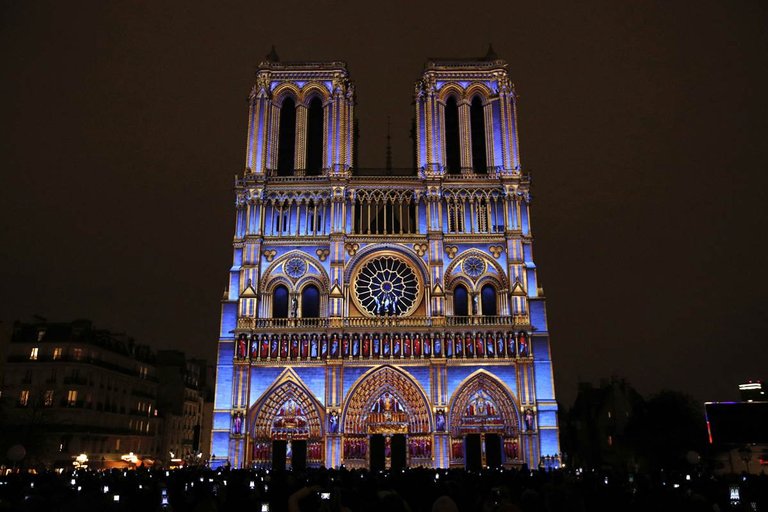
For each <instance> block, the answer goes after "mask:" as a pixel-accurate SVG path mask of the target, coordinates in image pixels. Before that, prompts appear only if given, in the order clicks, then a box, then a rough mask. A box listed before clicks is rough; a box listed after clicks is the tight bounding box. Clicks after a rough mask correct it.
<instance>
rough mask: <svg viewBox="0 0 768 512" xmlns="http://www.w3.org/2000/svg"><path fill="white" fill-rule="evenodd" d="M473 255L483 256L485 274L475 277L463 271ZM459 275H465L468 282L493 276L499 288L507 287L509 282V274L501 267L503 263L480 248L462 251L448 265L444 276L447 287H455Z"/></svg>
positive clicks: (448, 288) (449, 288)
mask: <svg viewBox="0 0 768 512" xmlns="http://www.w3.org/2000/svg"><path fill="white" fill-rule="evenodd" d="M471 257H477V258H481V259H482V260H483V261H484V262H485V264H486V271H485V275H483V276H480V277H479V278H475V279H473V278H472V277H471V276H465V273H464V272H463V263H464V262H465V261H466V260H467V259H469V258H471ZM459 277H464V278H465V280H466V281H467V282H469V281H474V282H475V283H478V282H480V281H487V280H488V279H489V278H491V280H492V281H493V282H494V283H495V284H498V289H506V288H507V283H508V279H507V276H506V274H505V273H504V270H503V269H502V268H501V265H499V264H498V262H496V261H495V260H494V259H492V258H489V257H488V254H487V253H485V252H483V251H480V250H478V249H469V250H466V251H464V252H462V253H461V254H459V255H458V257H456V258H454V260H453V261H452V262H451V263H450V264H449V265H448V267H447V268H446V269H445V278H444V279H445V284H446V289H447V290H451V289H453V287H454V286H455V285H456V284H457V283H458V281H456V279H457V278H459ZM471 288H472V287H470V289H471Z"/></svg>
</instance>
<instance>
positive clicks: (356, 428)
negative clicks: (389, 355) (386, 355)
mask: <svg viewBox="0 0 768 512" xmlns="http://www.w3.org/2000/svg"><path fill="white" fill-rule="evenodd" d="M431 424H432V417H431V413H430V408H429V404H428V401H427V397H426V395H425V394H424V391H423V390H422V389H421V387H420V386H419V385H418V384H417V383H416V382H415V381H414V380H413V378H412V377H411V376H409V375H408V374H406V373H405V372H403V371H402V370H399V369H397V368H394V367H391V366H383V367H380V368H377V369H375V370H372V371H371V372H369V373H368V374H366V375H364V376H363V377H361V378H360V380H359V381H358V382H357V383H356V384H355V385H354V386H353V387H352V390H351V391H350V394H349V398H348V399H347V403H346V406H345V408H344V412H343V418H342V425H343V432H344V444H343V458H344V464H345V465H346V466H348V467H370V468H371V469H372V470H378V469H384V468H390V469H399V468H402V467H405V466H409V465H410V466H418V465H431V464H432V435H431V432H432V427H431Z"/></svg>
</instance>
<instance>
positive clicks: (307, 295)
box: [301, 285, 320, 318]
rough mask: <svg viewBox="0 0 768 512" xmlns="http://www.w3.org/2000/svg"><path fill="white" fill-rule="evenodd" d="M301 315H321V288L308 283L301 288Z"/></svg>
mask: <svg viewBox="0 0 768 512" xmlns="http://www.w3.org/2000/svg"><path fill="white" fill-rule="evenodd" d="M301 316H303V317H306V318H318V317H319V316H320V290H318V289H317V286H314V285H308V286H305V287H304V289H303V290H301Z"/></svg>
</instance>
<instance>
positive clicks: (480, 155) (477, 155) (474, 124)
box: [469, 96, 488, 173]
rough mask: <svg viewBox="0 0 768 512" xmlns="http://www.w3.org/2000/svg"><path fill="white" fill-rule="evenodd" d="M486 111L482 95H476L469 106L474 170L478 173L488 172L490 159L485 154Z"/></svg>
mask: <svg viewBox="0 0 768 512" xmlns="http://www.w3.org/2000/svg"><path fill="white" fill-rule="evenodd" d="M484 111H485V107H484V106H483V100H482V99H481V98H480V96H475V97H474V98H473V99H472V104H471V106H470V107H469V119H470V128H471V131H472V170H473V171H474V172H476V173H486V172H488V159H487V157H486V154H485V136H486V134H485V112H484Z"/></svg>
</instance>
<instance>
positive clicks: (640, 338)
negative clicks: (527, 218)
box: [0, 0, 768, 403]
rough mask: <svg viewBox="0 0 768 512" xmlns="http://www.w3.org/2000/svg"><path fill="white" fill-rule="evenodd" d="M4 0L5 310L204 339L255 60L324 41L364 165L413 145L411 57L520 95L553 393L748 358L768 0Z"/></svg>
mask: <svg viewBox="0 0 768 512" xmlns="http://www.w3.org/2000/svg"><path fill="white" fill-rule="evenodd" d="M488 5H489V8H488V10H487V11H482V10H481V9H482V7H483V4H472V3H449V2H443V3H435V2H411V1H403V0H394V1H390V2H381V3H377V4H373V3H368V2H359V1H358V2H342V1H336V2H334V1H316V2H306V3H304V2H295V3H290V4H289V3H284V2H273V3H270V4H267V3H266V2H254V1H251V2H245V1H243V2H240V1H226V2H195V1H166V2H138V1H134V2H96V1H94V2H77V1H76V2H59V1H48V2H45V1H41V2H18V1H17V2H12V1H4V2H0V63H2V75H0V76H1V79H0V98H2V99H0V109H1V110H0V141H2V142H0V218H1V219H2V222H0V320H2V321H4V322H6V325H7V324H8V322H12V321H13V320H15V319H18V318H21V319H28V318H30V317H31V315H32V314H35V313H37V314H41V315H43V316H46V317H48V318H49V319H51V320H69V319H72V318H75V317H88V318H91V319H92V320H93V321H94V322H95V323H96V324H97V325H98V326H102V327H108V328H112V329H114V330H121V331H126V332H128V333H129V334H131V335H133V336H135V337H136V338H137V340H139V341H140V342H145V343H150V344H152V345H154V346H156V347H172V348H180V349H184V350H186V351H187V352H189V353H190V354H191V355H196V356H203V357H208V358H212V357H213V354H214V348H215V340H216V334H217V328H218V319H219V302H218V301H219V299H220V297H221V293H222V290H223V287H224V285H225V280H226V276H227V268H228V265H229V263H230V257H231V238H232V232H233V220H234V215H233V211H232V204H233V196H232V191H231V189H232V176H233V175H234V174H235V173H237V172H240V171H241V170H242V167H243V161H244V153H245V131H246V123H245V120H246V112H247V105H246V97H247V94H248V92H249V90H250V87H251V84H252V81H253V72H254V70H255V66H256V64H257V63H258V62H259V61H260V60H261V59H262V57H263V56H264V55H265V54H266V53H267V51H268V50H269V46H270V44H273V43H274V44H275V45H277V50H278V53H279V54H280V56H281V58H282V59H283V60H311V59H315V60H323V59H342V60H346V61H347V62H348V64H349V68H350V71H351V73H352V78H353V80H354V81H355V83H356V86H357V93H358V96H357V99H358V107H357V112H358V117H359V122H360V129H361V138H360V145H361V147H360V156H361V165H362V166H366V167H378V166H383V165H384V155H385V146H384V141H385V131H386V118H387V116H391V118H392V131H393V145H394V148H393V149H394V160H395V165H397V166H409V165H410V146H409V140H408V127H409V123H410V118H411V115H412V105H411V95H412V90H413V82H414V80H416V79H417V78H418V76H419V74H420V71H421V68H422V65H423V63H424V61H425V60H426V58H427V57H430V56H457V57H471V56H479V55H482V54H484V53H485V50H486V46H487V44H488V43H489V42H492V43H493V45H494V49H495V50H496V52H497V53H498V54H499V55H500V56H501V57H503V58H505V59H506V60H507V61H508V62H509V70H510V74H511V76H512V78H513V81H514V82H515V83H516V85H517V90H518V92H519V94H520V96H521V100H520V110H519V115H520V119H519V122H520V134H521V135H520V139H521V151H522V159H523V164H524V166H525V167H526V168H527V169H528V170H531V171H532V172H533V176H534V184H533V187H534V188H533V192H534V197H535V205H534V212H533V228H534V233H535V235H536V242H535V256H536V262H537V264H538V267H539V277H540V282H541V284H542V285H543V287H544V290H545V292H546V296H547V298H548V312H549V322H550V330H551V333H552V345H553V351H554V357H555V375H556V380H557V386H558V387H557V391H558V393H559V395H560V396H561V398H562V399H564V401H565V402H566V403H570V401H571V400H572V398H573V396H574V394H575V384H576V382H577V380H578V379H589V380H596V379H598V378H599V377H601V376H608V375H611V374H615V375H621V376H626V377H627V378H628V379H629V380H630V381H631V382H632V383H633V384H635V385H636V386H637V387H638V388H639V389H640V391H642V392H645V393H648V392H653V391H656V390H659V389H661V388H673V389H680V390H683V391H687V392H689V393H691V394H693V395H694V396H695V397H696V398H698V399H700V400H704V399H729V398H734V397H735V396H736V392H735V386H736V384H738V383H739V381H740V380H741V379H745V378H748V377H762V376H766V366H765V362H766V357H765V354H766V351H765V348H764V347H765V342H766V340H768V306H767V304H768V301H766V291H765V290H766V286H767V285H768V275H767V274H768V272H766V256H765V252H764V251H765V248H766V226H768V207H767V206H766V205H767V204H768V197H766V195H767V194H766V185H768V183H767V181H768V180H767V179H766V172H767V171H768V149H767V148H768V99H767V97H768V96H767V95H766V91H768V30H765V27H766V26H768V8H767V7H766V4H765V2H764V1H762V0H754V1H729V2H723V1H720V0H703V1H695V2H694V1H689V2H682V1H681V2H669V1H647V2H616V1H614V0H605V1H595V2H571V1H562V2H526V3H522V2H496V3H492V4H488Z"/></svg>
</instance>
